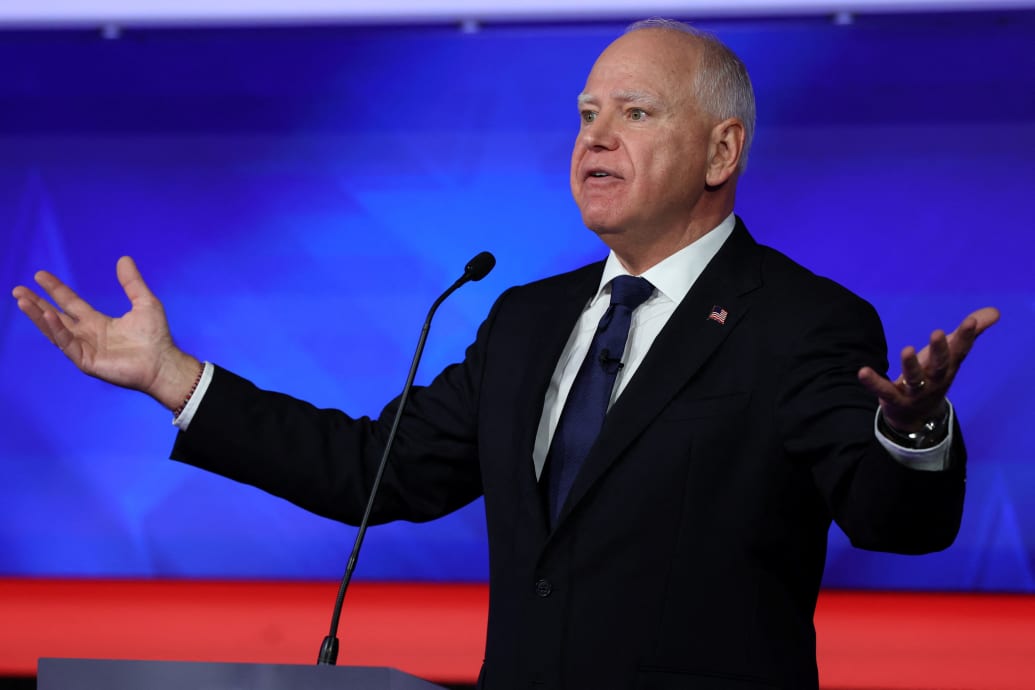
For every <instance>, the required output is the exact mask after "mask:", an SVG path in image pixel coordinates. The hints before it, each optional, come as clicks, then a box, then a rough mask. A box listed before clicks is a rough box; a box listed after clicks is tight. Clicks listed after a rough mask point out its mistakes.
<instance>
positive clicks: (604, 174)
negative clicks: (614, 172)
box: [590, 172, 607, 177]
mask: <svg viewBox="0 0 1035 690" xmlns="http://www.w3.org/2000/svg"><path fill="white" fill-rule="evenodd" d="M590 175H592V176H593V177H607V173H606V172H594V173H590Z"/></svg>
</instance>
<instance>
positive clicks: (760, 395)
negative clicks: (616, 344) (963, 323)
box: [173, 221, 965, 690]
mask: <svg viewBox="0 0 1035 690" xmlns="http://www.w3.org/2000/svg"><path fill="white" fill-rule="evenodd" d="M602 266H603V264H602V263H600V264H594V265H591V266H587V267H584V268H581V269H579V270H576V271H573V272H571V273H566V274H563V275H559V276H555V277H552V278H548V279H545V280H542V281H538V282H535V283H532V284H529V285H525V286H521V287H516V288H512V289H510V290H508V291H506V292H505V293H504V294H503V295H501V296H500V298H499V300H498V301H497V302H496V304H495V305H494V306H493V308H492V310H491V312H490V314H489V316H488V318H487V319H486V320H485V322H484V323H483V324H482V326H481V327H480V329H479V331H478V335H477V338H476V340H475V342H474V344H473V345H471V346H470V347H469V348H468V350H467V353H466V356H465V358H464V359H463V361H462V362H461V363H459V364H456V365H453V366H451V367H449V368H447V369H446V370H445V371H443V372H442V373H441V374H440V375H439V376H438V377H437V378H436V379H435V380H434V381H433V382H432V383H431V384H430V385H428V386H427V387H423V388H420V389H418V390H416V391H415V392H414V393H413V394H412V397H411V400H410V403H409V406H408V408H407V411H406V414H405V416H404V419H403V422H402V423H401V425H400V431H399V437H398V440H397V445H396V447H395V449H394V451H393V457H392V459H391V462H390V465H389V467H388V470H387V472H386V475H385V485H384V491H383V493H382V495H381V496H380V497H379V502H378V505H377V508H376V511H375V515H374V517H375V520H378V521H387V520H394V519H406V520H418V521H422V520H430V519H433V518H435V517H438V516H440V515H443V514H445V513H448V512H450V511H452V510H455V509H457V508H458V507H460V506H462V505H465V504H467V503H469V502H470V501H472V500H474V499H475V498H477V497H479V496H482V495H484V497H485V511H486V519H487V522H488V535H489V561H490V562H489V570H490V607H489V622H488V637H487V644H486V656H485V664H484V667H483V669H482V681H481V682H482V685H483V687H485V688H488V689H490V690H497V689H508V688H566V689H568V690H572V689H576V690H581V689H588V688H593V689H600V688H657V689H665V688H693V689H708V690H718V689H723V690H735V689H741V690H742V689H747V688H794V689H800V688H815V687H817V685H818V681H817V670H816V659H815V632H814V629H813V623H812V618H813V612H814V608H815V602H816V597H817V592H818V589H819V585H820V579H821V576H822V571H823V563H824V560H825V555H826V542H827V531H828V528H829V526H830V523H831V520H835V521H837V523H838V524H839V525H840V527H841V528H842V529H843V530H844V531H845V533H846V534H847V535H848V536H849V538H850V539H851V540H852V542H853V543H854V544H855V545H857V546H860V547H862V548H868V549H878V550H886V551H894V552H901V553H922V552H927V551H932V550H937V549H942V548H945V547H946V546H948V545H949V544H950V543H951V542H952V540H953V539H954V538H955V535H956V532H957V530H958V528H959V522H960V518H961V513H962V505H963V484H964V482H963V474H964V464H965V462H964V460H965V458H964V451H963V446H962V439H961V436H960V432H959V429H958V428H957V429H955V435H954V443H953V445H954V448H953V451H952V456H953V457H952V462H951V465H950V469H948V470H947V471H944V472H921V471H915V470H910V469H907V468H906V467H904V466H902V465H901V464H899V463H897V462H895V461H894V460H893V459H892V458H891V457H890V456H889V455H888V454H887V453H886V452H885V451H884V449H883V448H882V447H881V446H880V444H879V443H878V442H877V441H876V440H875V438H874V430H873V423H874V414H875V411H876V406H877V402H876V400H874V398H873V397H872V396H871V395H870V394H869V393H867V392H866V390H865V389H864V388H863V387H862V386H861V385H860V384H859V382H858V380H857V376H856V374H857V371H858V370H859V368H860V367H861V366H863V365H869V366H872V367H874V368H875V369H877V370H878V371H884V370H885V369H886V368H887V363H886V346H885V342H884V335H883V331H882V328H881V325H880V320H879V318H878V316H877V314H876V313H875V311H874V310H873V308H872V307H871V306H870V305H869V304H867V303H866V302H864V301H863V300H861V299H859V298H858V297H856V296H854V295H853V294H851V293H850V292H848V291H847V290H845V289H844V288H842V287H840V286H838V285H836V284H835V283H833V282H831V281H829V280H826V279H824V278H820V277H818V276H816V275H814V274H812V273H810V272H809V271H807V270H806V269H804V268H802V267H801V266H799V265H797V264H795V263H793V262H792V261H790V260H789V259H787V258H786V257H785V256H783V255H782V254H779V253H778V252H775V251H773V250H771V249H768V248H766V247H762V246H760V245H758V244H756V243H755V241H754V240H753V239H752V238H751V236H750V235H749V234H748V232H747V230H746V228H745V227H744V226H743V224H742V223H740V222H739V221H738V224H737V227H736V229H735V230H734V232H733V234H732V235H731V236H730V238H729V239H728V240H727V242H726V243H725V245H724V246H723V247H722V248H721V249H720V251H719V252H718V254H717V255H716V256H715V258H714V259H713V260H712V261H711V263H710V264H709V265H708V267H707V268H706V270H705V271H704V273H703V274H702V275H701V276H700V278H699V279H698V281H697V283H696V284H695V285H694V286H693V288H692V289H691V290H690V292H689V293H688V294H687V296H686V298H685V299H684V300H683V302H682V303H681V304H680V305H679V307H678V308H677V309H676V311H675V313H674V314H673V315H672V318H671V319H670V321H669V323H668V324H667V325H666V326H665V328H664V329H663V330H662V332H661V333H660V334H659V336H658V338H657V340H656V341H655V342H654V344H653V346H652V347H651V349H650V351H649V352H648V354H647V355H646V357H645V359H644V360H643V362H642V364H641V366H640V368H639V370H638V371H637V372H636V373H635V375H634V376H633V378H632V380H631V381H630V382H629V384H628V386H627V388H626V389H625V391H624V392H623V393H622V395H621V397H620V398H619V399H618V400H617V401H616V402H615V404H614V406H613V407H612V409H611V411H610V412H609V414H608V416H607V418H606V420H605V423H604V427H603V429H602V431H601V433H600V436H599V438H598V440H597V442H596V444H595V446H594V447H593V449H592V450H591V451H590V454H589V456H588V458H587V459H586V461H585V464H584V465H583V467H582V469H581V471H580V474H579V476H578V477H577V479H576V481H575V484H574V486H573V488H572V490H571V493H570V494H569V496H568V499H567V501H566V503H565V505H564V507H563V508H562V511H561V515H560V518H559V520H558V522H557V524H556V525H555V527H554V528H553V530H552V531H551V530H550V529H549V528H548V526H547V522H546V519H545V513H544V507H543V504H542V500H541V497H540V493H539V491H538V490H537V486H536V479H535V474H534V470H533V466H532V447H533V443H534V439H535V434H536V429H537V425H538V420H539V417H540V414H541V412H542V406H543V398H544V395H545V392H546V388H547V385H548V383H549V380H550V377H551V374H552V373H553V370H554V367H555V366H556V363H557V361H558V358H559V356H560V354H561V351H562V349H563V347H564V345H565V343H566V341H567V339H568V336H569V335H570V333H571V329H572V327H573V325H574V323H575V321H576V319H577V318H578V316H579V314H580V312H581V310H582V309H583V308H584V306H585V304H586V303H587V301H588V300H589V298H590V297H591V295H592V294H593V293H594V291H595V290H596V289H597V285H598V281H599V278H600V274H601V270H602ZM715 306H718V307H720V308H722V309H725V310H726V311H727V312H728V316H727V318H726V321H725V323H719V322H717V321H715V320H712V319H709V318H708V316H709V314H710V313H711V311H712V309H713V307H715ZM394 410H395V405H394V403H393V404H390V405H389V406H388V407H387V408H385V410H384V411H383V412H382V414H381V416H380V418H379V419H376V420H375V419H369V418H358V419H355V418H351V417H348V416H346V415H345V414H344V413H341V412H338V411H334V410H317V409H315V408H313V407H312V406H310V405H308V404H306V403H303V402H301V401H298V400H295V399H293V398H290V397H288V396H285V395H281V394H277V393H270V392H266V391H261V390H259V389H257V388H256V387H255V386H253V385H252V384H250V383H249V382H247V381H245V380H244V379H241V378H239V377H237V376H235V375H233V374H231V373H229V372H227V371H225V370H223V369H217V371H216V374H215V376H214V378H213V381H212V385H211V386H210V388H209V390H208V392H207V394H206V396H205V398H204V400H203V402H202V404H201V406H200V408H199V409H198V412H197V414H196V415H195V417H194V419H193V421H192V422H191V425H190V428H189V430H188V431H187V432H184V433H181V434H180V435H179V436H178V437H177V441H176V445H175V447H174V450H173V457H174V458H176V459H178V460H182V461H185V462H188V463H191V464H195V465H198V466H201V467H204V468H206V469H209V470H212V471H215V472H219V473H222V474H224V475H227V476H229V477H232V478H234V479H237V480H239V481H242V482H246V483H249V484H253V485H255V486H258V487H261V488H263V489H265V490H267V491H270V492H271V493H274V494H277V495H279V496H283V497H285V498H287V499H289V500H291V501H293V502H295V503H297V504H298V505H300V506H302V507H304V508H306V509H308V510H311V511H313V512H316V513H319V514H321V515H326V516H329V517H332V518H335V519H338V520H342V521H345V522H350V523H355V522H357V521H358V519H359V517H360V515H361V513H362V509H363V506H364V504H365V500H366V495H367V491H368V489H369V486H370V485H371V483H372V478H373V474H374V471H375V469H376V465H377V462H378V460H379V459H380V455H381V450H382V448H383V442H384V438H385V436H386V434H387V428H388V426H389V424H390V421H391V418H392V415H393V414H394Z"/></svg>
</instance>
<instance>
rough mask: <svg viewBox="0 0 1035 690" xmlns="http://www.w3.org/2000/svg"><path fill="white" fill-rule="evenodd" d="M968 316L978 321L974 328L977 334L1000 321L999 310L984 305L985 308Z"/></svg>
mask: <svg viewBox="0 0 1035 690" xmlns="http://www.w3.org/2000/svg"><path fill="white" fill-rule="evenodd" d="M967 318H968V319H974V320H975V321H976V322H977V323H976V326H975V329H974V331H975V335H976V336H977V335H981V334H982V333H984V332H985V331H986V330H987V329H988V328H989V327H990V326H993V325H995V323H996V322H998V321H999V310H998V309H996V308H995V307H984V308H983V309H978V310H977V311H976V312H974V313H972V314H971V315H970V316H968V317H967Z"/></svg>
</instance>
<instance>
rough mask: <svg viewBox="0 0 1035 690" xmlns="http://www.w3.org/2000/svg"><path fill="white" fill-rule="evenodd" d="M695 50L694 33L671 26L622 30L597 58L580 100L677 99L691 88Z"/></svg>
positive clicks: (696, 57)
mask: <svg viewBox="0 0 1035 690" xmlns="http://www.w3.org/2000/svg"><path fill="white" fill-rule="evenodd" d="M698 51H699V48H698V45H697V39H696V38H695V37H694V36H691V35H689V34H684V33H681V32H678V31H674V30H671V29H641V30H639V31H634V32H632V33H629V34H625V35H624V36H622V37H620V38H618V39H617V40H616V41H614V42H613V43H612V44H611V45H609V46H608V47H607V49H606V50H604V52H603V53H601V55H600V57H599V58H597V61H596V63H595V64H594V65H593V69H592V70H591V71H590V73H589V77H588V78H587V79H586V88H585V89H584V90H583V95H582V96H581V97H580V100H581V99H582V98H589V99H593V100H603V99H614V98H618V99H625V100H627V99H628V97H629V96H630V95H635V96H639V97H645V98H653V99H655V100H661V101H672V100H681V99H682V98H683V97H685V96H687V95H689V94H690V93H691V91H692V87H693V81H694V73H695V70H696V67H697V60H698Z"/></svg>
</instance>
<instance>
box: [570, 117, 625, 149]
mask: <svg viewBox="0 0 1035 690" xmlns="http://www.w3.org/2000/svg"><path fill="white" fill-rule="evenodd" d="M579 140H580V141H581V142H582V145H583V146H585V147H586V148H587V149H591V150H593V149H596V150H607V151H613V150H614V149H616V148H618V136H617V134H616V132H615V128H614V127H613V126H612V125H611V124H610V123H609V122H608V121H607V120H605V119H604V118H603V117H601V116H597V119H595V120H594V121H593V122H585V123H583V125H582V131H581V132H579Z"/></svg>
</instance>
